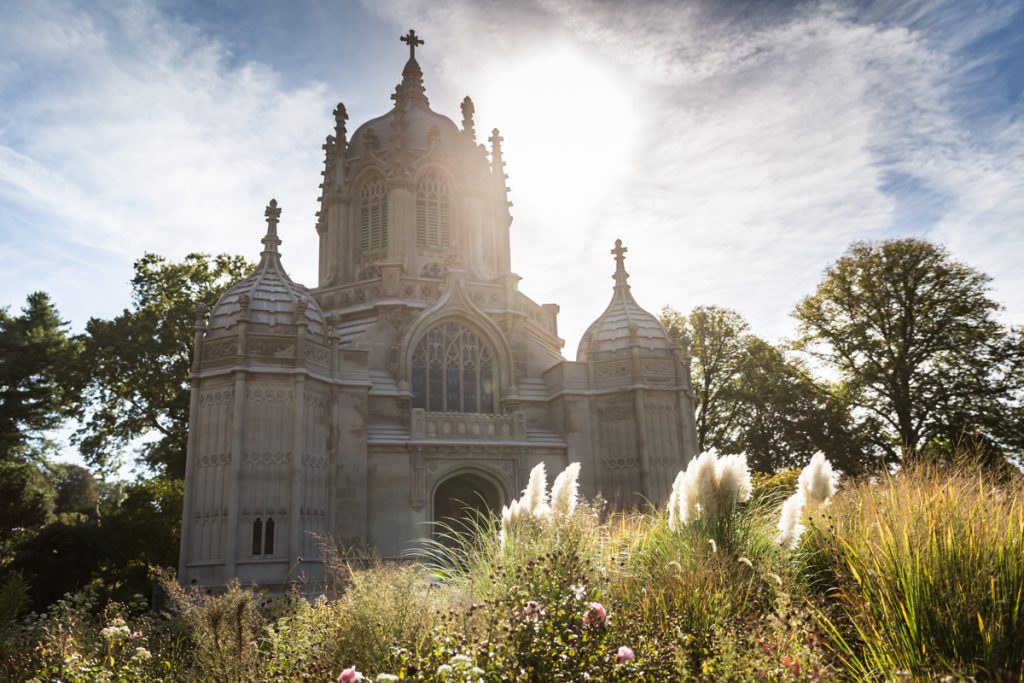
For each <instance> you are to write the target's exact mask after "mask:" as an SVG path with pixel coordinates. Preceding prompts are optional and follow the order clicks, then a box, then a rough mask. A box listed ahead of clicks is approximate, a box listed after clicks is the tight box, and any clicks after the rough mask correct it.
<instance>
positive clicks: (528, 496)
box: [521, 462, 551, 517]
mask: <svg viewBox="0 0 1024 683" xmlns="http://www.w3.org/2000/svg"><path fill="white" fill-rule="evenodd" d="M521 501H522V502H521V505H525V506H526V510H528V511H529V513H530V514H531V515H533V516H534V517H546V516H547V515H548V514H550V512H551V508H550V507H548V477H547V474H546V473H545V472H544V463H542V462H541V463H537V465H536V466H535V467H534V468H533V469H532V470H530V482H529V483H528V484H527V485H526V488H525V489H523V497H522V499H521Z"/></svg>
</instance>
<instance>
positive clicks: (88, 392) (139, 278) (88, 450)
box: [77, 254, 252, 478]
mask: <svg viewBox="0 0 1024 683" xmlns="http://www.w3.org/2000/svg"><path fill="white" fill-rule="evenodd" d="M251 269H252V265H251V264H248V263H247V262H246V261H245V259H243V258H241V257H239V256H228V255H226V254H221V255H219V256H214V257H210V256H207V255H206V254H189V255H188V256H186V257H185V258H184V260H182V261H180V262H168V261H167V260H166V259H164V258H163V257H161V256H157V255H156V254H146V255H145V256H143V257H142V258H141V259H139V260H138V261H136V262H135V277H134V278H132V307H131V308H129V309H125V310H124V312H123V313H122V314H121V315H119V316H117V317H116V318H114V319H113V320H101V319H99V318H93V319H91V320H90V321H89V322H88V324H87V325H86V334H85V336H84V339H83V343H84V349H83V354H82V358H81V360H80V363H79V367H81V368H82V372H83V373H84V375H83V376H82V377H81V378H80V381H81V385H82V386H83V387H84V391H83V393H82V395H81V399H80V401H79V411H80V413H81V414H82V416H83V420H82V424H81V427H80V428H79V430H78V433H77V440H78V445H79V448H80V450H81V452H82V455H83V456H84V457H85V458H86V459H87V460H88V461H89V462H91V463H93V464H95V465H98V466H103V465H106V464H108V463H110V462H111V461H116V460H117V457H118V455H119V454H120V453H121V451H122V450H123V449H125V448H126V447H128V446H129V445H131V444H133V443H135V442H137V441H138V440H139V439H145V442H144V443H142V444H141V445H137V446H136V449H137V451H138V452H137V455H136V457H137V458H138V459H140V460H141V461H142V462H143V463H145V464H146V465H147V466H148V467H149V468H151V469H152V470H154V471H156V472H158V473H161V474H167V475H170V476H172V477H174V478H181V477H183V476H184V474H185V444H186V441H187V437H188V402H189V387H188V374H189V370H190V369H191V365H192V343H193V339H192V334H193V327H194V324H195V316H196V307H197V306H198V305H199V304H200V303H203V304H206V305H207V306H209V307H212V306H213V305H214V304H215V303H216V302H217V299H218V298H219V297H220V295H221V294H222V293H223V292H224V290H225V289H226V288H227V287H228V286H230V285H231V284H232V283H233V282H236V281H238V280H240V279H241V278H242V277H243V276H244V275H245V274H247V272H248V271H250V270H251Z"/></svg>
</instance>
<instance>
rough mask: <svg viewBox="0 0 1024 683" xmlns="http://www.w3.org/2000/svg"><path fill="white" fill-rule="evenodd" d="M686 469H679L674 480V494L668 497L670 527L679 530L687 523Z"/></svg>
mask: <svg viewBox="0 0 1024 683" xmlns="http://www.w3.org/2000/svg"><path fill="white" fill-rule="evenodd" d="M685 506H686V470H679V474H677V475H676V480H675V481H674V482H672V494H671V495H670V496H669V497H668V528H669V529H670V530H672V531H678V530H679V527H680V526H682V525H683V524H685V523H686V521H687V519H686V517H687V515H686V509H685Z"/></svg>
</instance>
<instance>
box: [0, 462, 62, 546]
mask: <svg viewBox="0 0 1024 683" xmlns="http://www.w3.org/2000/svg"><path fill="white" fill-rule="evenodd" d="M55 496H56V492H55V491H54V489H53V484H51V483H50V480H49V479H47V477H46V475H45V474H44V473H43V472H42V471H40V469H39V466H38V465H36V463H33V462H19V461H10V460H8V461H3V460H0V561H2V560H3V559H5V558H6V557H7V555H8V548H9V547H10V546H11V545H12V544H13V543H14V542H17V541H19V540H21V539H22V538H23V537H25V536H26V535H31V533H32V532H34V531H35V530H36V529H38V528H39V527H41V526H43V525H44V524H46V522H47V521H49V519H50V516H51V515H52V514H53V508H54V498H55Z"/></svg>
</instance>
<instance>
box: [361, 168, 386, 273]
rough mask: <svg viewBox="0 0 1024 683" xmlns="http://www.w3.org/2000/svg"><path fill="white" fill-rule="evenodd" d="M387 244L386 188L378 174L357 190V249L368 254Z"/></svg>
mask: <svg viewBox="0 0 1024 683" xmlns="http://www.w3.org/2000/svg"><path fill="white" fill-rule="evenodd" d="M387 246H388V188H387V185H386V184H385V183H384V179H383V178H381V177H380V176H379V175H375V176H371V177H370V178H367V179H366V181H365V182H363V185H362V187H361V188H360V192H359V251H360V252H362V253H363V254H368V253H370V252H372V251H376V250H378V249H383V248H385V247H387Z"/></svg>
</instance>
